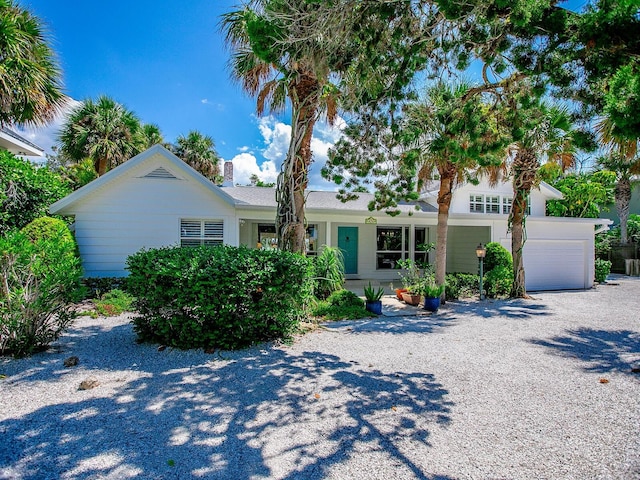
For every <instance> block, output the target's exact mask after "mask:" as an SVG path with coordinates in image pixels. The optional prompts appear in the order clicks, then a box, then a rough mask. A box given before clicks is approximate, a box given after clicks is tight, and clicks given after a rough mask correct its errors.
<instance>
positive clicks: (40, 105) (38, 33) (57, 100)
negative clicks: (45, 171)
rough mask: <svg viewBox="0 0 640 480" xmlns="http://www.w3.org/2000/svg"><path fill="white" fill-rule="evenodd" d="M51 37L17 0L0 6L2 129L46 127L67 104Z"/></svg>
mask: <svg viewBox="0 0 640 480" xmlns="http://www.w3.org/2000/svg"><path fill="white" fill-rule="evenodd" d="M47 37H48V35H47V33H46V29H44V28H43V27H42V22H41V21H40V19H38V17H36V16H35V15H33V14H32V13H31V12H30V11H29V10H26V9H24V8H23V7H22V6H21V5H19V4H18V2H17V1H16V0H2V2H0V99H2V108H0V125H3V126H4V125H11V124H20V125H24V124H31V125H42V124H45V123H47V122H49V121H51V120H53V118H54V117H55V115H56V114H57V113H58V112H59V111H60V109H61V108H62V107H63V106H64V105H65V104H66V102H67V98H66V96H65V95H64V93H63V87H62V73H61V70H60V67H59V65H58V61H57V59H56V55H55V53H54V52H53V50H52V49H51V47H50V45H49V42H48V38H47ZM1 176H2V175H0V177H1Z"/></svg>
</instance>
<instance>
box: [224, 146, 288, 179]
mask: <svg viewBox="0 0 640 480" xmlns="http://www.w3.org/2000/svg"><path fill="white" fill-rule="evenodd" d="M231 161H232V162H233V183H234V184H236V185H250V184H251V175H257V176H258V178H259V179H260V180H262V181H263V182H265V183H275V182H276V180H277V178H278V173H279V170H278V167H276V164H275V163H274V162H272V161H270V160H267V161H265V162H262V163H261V164H260V165H258V159H257V158H256V157H255V156H253V155H252V154H250V153H240V154H238V155H236V156H235V157H233V159H232V160H231ZM221 171H222V170H221Z"/></svg>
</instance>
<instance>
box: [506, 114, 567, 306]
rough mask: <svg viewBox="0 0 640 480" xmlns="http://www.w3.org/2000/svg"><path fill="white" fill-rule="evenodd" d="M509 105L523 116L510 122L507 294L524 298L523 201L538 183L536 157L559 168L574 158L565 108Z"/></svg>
mask: <svg viewBox="0 0 640 480" xmlns="http://www.w3.org/2000/svg"><path fill="white" fill-rule="evenodd" d="M511 107H512V108H513V111H512V112H511V113H512V115H517V116H518V117H517V118H519V119H524V120H522V122H523V123H519V122H514V124H513V125H512V126H513V127H515V128H516V129H518V131H519V132H520V135H519V137H518V140H517V141H516V142H515V143H514V144H513V147H512V152H513V160H512V163H511V172H510V173H511V176H512V178H513V203H512V205H511V213H510V214H509V230H510V231H511V254H512V255H513V285H512V287H511V297H513V298H528V296H527V291H526V286H525V271H524V261H523V255H522V250H523V248H524V244H525V239H526V235H525V217H526V214H527V202H528V199H529V195H530V194H531V189H532V188H533V187H534V186H536V185H537V184H539V183H540V178H539V176H538V171H539V168H540V162H539V158H540V157H542V156H546V157H547V158H548V160H549V161H553V162H556V163H558V164H560V165H561V167H562V168H563V170H564V169H566V168H569V167H570V166H572V165H573V163H574V161H575V155H574V153H575V149H574V143H575V142H574V140H575V138H574V135H575V130H574V129H573V125H572V123H571V119H570V116H569V113H568V111H567V110H566V109H564V108H562V107H557V106H553V107H548V106H547V105H545V104H543V103H539V102H534V103H533V104H531V105H529V106H528V108H525V109H518V108H517V107H514V106H513V104H512V105H511ZM513 118H514V117H513V116H512V117H511V119H513Z"/></svg>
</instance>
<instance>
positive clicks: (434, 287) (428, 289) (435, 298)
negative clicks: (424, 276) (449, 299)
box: [422, 280, 445, 312]
mask: <svg viewBox="0 0 640 480" xmlns="http://www.w3.org/2000/svg"><path fill="white" fill-rule="evenodd" d="M444 288H445V286H444V285H438V284H437V283H435V281H433V280H428V281H426V282H424V284H423V285H422V294H423V295H424V309H425V310H429V311H430V312H437V311H438V308H440V297H441V296H442V294H443V293H444Z"/></svg>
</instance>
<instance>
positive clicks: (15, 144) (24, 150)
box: [0, 127, 44, 157]
mask: <svg viewBox="0 0 640 480" xmlns="http://www.w3.org/2000/svg"><path fill="white" fill-rule="evenodd" d="M0 150H8V151H10V152H11V153H13V154H14V155H23V156H32V157H43V156H44V150H42V148H40V147H39V146H37V145H36V144H35V143H32V142H30V141H29V140H27V139H26V138H22V137H21V136H20V135H18V134H17V133H16V132H14V131H13V130H10V129H9V128H7V127H0Z"/></svg>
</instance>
